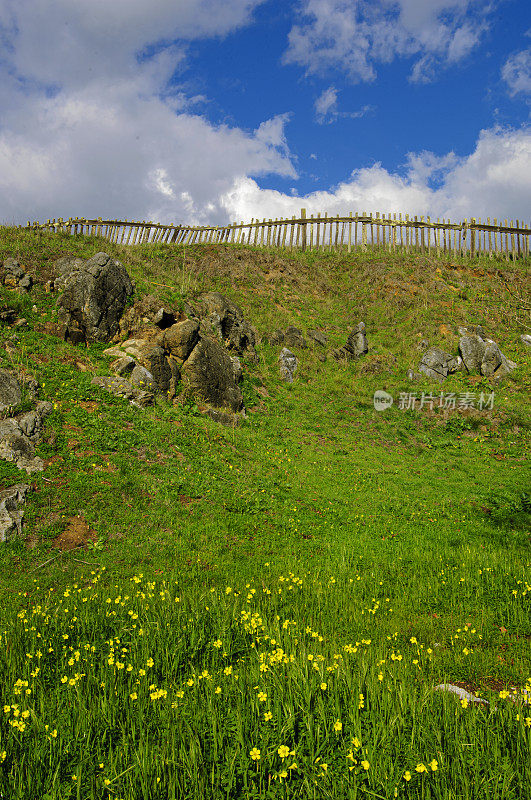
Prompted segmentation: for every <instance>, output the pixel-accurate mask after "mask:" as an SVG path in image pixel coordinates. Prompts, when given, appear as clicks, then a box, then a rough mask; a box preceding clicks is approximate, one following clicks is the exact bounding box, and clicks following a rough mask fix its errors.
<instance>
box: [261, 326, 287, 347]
mask: <svg viewBox="0 0 531 800" xmlns="http://www.w3.org/2000/svg"><path fill="white" fill-rule="evenodd" d="M261 342H262V344H271V345H273V346H274V345H277V344H282V343H283V342H284V334H283V332H282V331H281V330H280V328H276V330H274V331H273V332H272V333H264V335H263V336H262V339H261Z"/></svg>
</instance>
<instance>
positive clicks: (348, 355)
mask: <svg viewBox="0 0 531 800" xmlns="http://www.w3.org/2000/svg"><path fill="white" fill-rule="evenodd" d="M368 352H369V345H368V343H367V336H366V333H365V323H363V322H359V323H358V324H357V325H356V326H355V327H354V328H353V329H352V331H351V332H350V334H349V336H348V339H347V341H346V343H345V344H344V345H343V347H337V348H335V349H334V350H332V356H333V357H334V358H335V359H336V361H340V360H341V359H343V358H344V359H346V360H347V361H353V360H354V359H357V358H360V356H363V355H365V354H366V353H368Z"/></svg>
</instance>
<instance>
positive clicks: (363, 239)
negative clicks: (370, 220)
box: [361, 211, 367, 250]
mask: <svg viewBox="0 0 531 800" xmlns="http://www.w3.org/2000/svg"><path fill="white" fill-rule="evenodd" d="M361 216H362V217H366V216H367V212H366V211H362V213H361ZM361 249H362V250H366V249H367V227H366V223H365V220H363V222H362V223H361Z"/></svg>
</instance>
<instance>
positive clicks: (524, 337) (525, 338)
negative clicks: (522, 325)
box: [520, 333, 531, 347]
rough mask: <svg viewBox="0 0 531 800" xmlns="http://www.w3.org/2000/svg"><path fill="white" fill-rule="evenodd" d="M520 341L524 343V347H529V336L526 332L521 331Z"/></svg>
mask: <svg viewBox="0 0 531 800" xmlns="http://www.w3.org/2000/svg"><path fill="white" fill-rule="evenodd" d="M520 341H521V342H522V344H525V346H526V347H531V336H530V335H529V334H528V333H523V334H522V335H521V336H520Z"/></svg>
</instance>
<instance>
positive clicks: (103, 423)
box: [0, 228, 531, 800]
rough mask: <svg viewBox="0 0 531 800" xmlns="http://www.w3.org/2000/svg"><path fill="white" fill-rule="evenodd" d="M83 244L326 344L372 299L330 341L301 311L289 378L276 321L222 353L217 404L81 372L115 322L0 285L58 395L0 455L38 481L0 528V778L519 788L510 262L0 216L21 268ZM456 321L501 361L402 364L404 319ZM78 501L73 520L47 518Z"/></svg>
mask: <svg viewBox="0 0 531 800" xmlns="http://www.w3.org/2000/svg"><path fill="white" fill-rule="evenodd" d="M99 250H104V251H105V252H109V253H110V254H112V255H115V256H116V257H118V258H119V260H120V261H121V262H122V263H123V264H124V266H125V267H126V268H127V269H128V271H129V274H130V275H131V276H132V278H133V279H134V281H135V282H136V286H137V292H136V295H135V297H134V300H137V299H139V298H140V297H141V296H142V295H143V294H145V293H151V294H155V295H156V296H157V297H159V298H160V299H161V301H163V302H164V303H172V304H174V305H176V306H182V304H183V303H184V302H185V301H189V302H192V304H193V301H194V298H195V297H196V296H197V294H198V293H199V292H200V291H204V290H209V291H220V292H222V293H224V294H226V295H227V296H228V297H230V298H231V299H232V300H233V301H235V302H236V303H237V304H238V305H240V306H241V307H242V309H243V311H244V314H245V317H246V319H248V320H249V321H250V322H251V324H253V325H254V326H255V328H256V329H257V330H258V332H259V334H260V335H261V334H263V333H265V332H266V331H271V330H273V329H274V328H275V327H281V328H283V329H285V328H286V327H287V326H288V325H295V326H297V327H299V328H301V329H303V331H304V332H305V331H306V329H307V328H313V327H316V328H320V329H322V330H324V331H325V332H326V333H327V335H328V337H329V345H328V348H327V349H328V350H330V349H332V348H333V347H338V346H340V345H342V344H344V342H345V341H346V338H347V336H348V331H349V325H351V324H352V323H355V322H358V321H360V320H363V321H364V322H365V324H366V326H367V332H368V333H367V335H368V340H369V348H370V349H369V354H368V355H367V356H366V357H364V358H363V359H360V360H359V361H358V362H354V363H351V364H344V363H337V362H335V361H334V360H333V359H332V358H331V357H330V356H329V357H328V359H327V361H326V362H325V363H322V362H321V361H319V359H318V355H319V353H320V352H321V350H320V348H319V347H318V345H315V346H314V347H313V346H312V345H311V340H308V342H309V344H310V347H309V348H308V349H307V350H300V351H297V353H296V355H297V356H298V358H299V359H300V365H299V369H298V372H297V373H296V379H295V382H294V383H293V384H292V385H288V384H285V383H283V382H282V381H281V380H280V376H279V371H278V361H277V359H278V353H279V350H280V348H279V347H271V346H269V345H260V344H259V345H258V346H257V352H258V355H259V360H258V363H253V362H252V361H250V360H248V359H246V358H244V359H242V363H243V368H244V382H243V394H244V399H245V406H246V408H247V412H248V421H247V423H246V424H245V425H243V426H242V427H234V428H231V427H222V426H220V425H218V424H217V423H215V422H213V421H212V420H210V419H208V418H205V417H202V416H200V414H199V411H198V407H200V406H201V403H200V401H198V402H195V401H193V400H192V399H189V400H187V401H186V402H183V403H180V404H178V405H174V406H170V405H168V404H164V403H163V402H162V401H158V400H157V404H156V406H155V407H154V408H151V409H145V410H140V409H137V408H133V407H131V406H130V405H129V404H128V403H127V402H126V401H125V400H120V399H118V398H115V397H113V396H112V395H110V394H108V393H106V392H104V391H103V390H101V389H99V388H98V387H95V386H91V384H90V380H91V378H92V376H93V375H94V374H99V375H105V374H109V369H108V365H109V363H110V361H111V359H110V358H109V357H106V356H104V355H103V350H104V349H105V348H106V347H107V346H108V345H106V344H98V345H91V346H90V347H88V348H84V347H74V346H71V345H70V344H67V343H64V342H62V341H60V340H59V339H57V338H56V337H54V336H50V335H46V334H44V333H43V331H44V325H45V323H46V322H50V321H53V320H54V318H55V311H54V305H55V302H56V295H54V294H46V293H45V292H44V289H43V285H42V284H40V283H38V284H37V285H36V286H35V287H34V289H33V290H32V292H31V293H30V295H29V296H19V295H16V294H14V293H13V292H10V291H8V290H7V289H5V288H4V287H0V305H1V304H2V303H3V302H6V303H9V304H10V305H14V304H15V303H18V304H19V309H20V314H21V315H23V316H24V317H25V318H26V319H27V321H28V327H27V328H26V329H20V330H18V332H17V335H18V337H19V343H18V344H17V346H16V351H15V352H13V351H12V350H9V352H8V351H7V350H4V347H3V342H4V341H5V340H7V339H9V337H11V335H12V333H13V330H12V329H11V328H8V327H4V328H1V327H0V367H4V368H6V367H7V368H11V367H13V366H18V367H20V368H23V369H24V370H25V371H26V372H27V373H29V374H31V375H33V376H34V377H35V378H37V379H38V380H39V382H40V383H41V389H40V393H39V398H40V399H43V400H51V401H53V402H54V405H55V408H54V412H53V414H52V415H51V416H50V417H49V418H48V419H47V421H46V425H45V431H44V433H45V437H46V438H45V441H43V443H42V444H41V445H39V446H38V448H37V454H38V455H39V456H40V457H41V458H43V459H46V460H47V461H48V462H49V463H48V464H47V467H46V469H45V470H44V472H42V473H40V472H37V473H33V474H32V475H31V476H29V477H27V476H26V473H25V472H20V471H19V470H18V469H17V468H16V467H14V466H13V464H9V463H7V462H4V461H0V486H10V485H12V484H13V483H16V482H21V481H22V482H24V481H25V482H28V483H31V484H33V486H34V491H32V492H31V493H29V494H28V496H27V504H26V511H25V518H24V520H25V529H24V531H25V536H26V537H27V539H26V541H24V540H22V541H21V540H13V541H10V542H9V543H5V544H3V545H2V546H0V601H1V606H0V637H1V639H0V686H1V687H2V688H1V690H0V691H1V695H2V702H1V704H0V712H1V713H0V758H2V757H3V759H4V760H3V762H2V763H1V764H0V797H2V796H3V797H4V798H9V800H15V798H25V799H26V798H48V800H51V799H53V800H59V798H61V800H63V798H79V799H81V798H82V800H95V799H96V798H98V799H99V798H111V797H112V798H116V799H118V798H124V800H137V798H146V800H147V799H148V798H149V800H155V799H158V798H161V799H162V798H164V799H166V798H168V800H169V799H170V798H194V800H195V798H197V799H198V800H199V798H216V800H218V798H219V800H221V798H230V799H231V800H232V799H233V798H234V799H235V798H253V797H256V798H258V797H260V798H284V797H286V798H287V797H289V798H292V797H293V798H294V797H298V798H318V799H319V800H321V798H333V799H334V800H343V798H372V797H383V798H386V799H387V798H394V797H408V798H438V799H439V798H444V800H447V799H449V798H455V797H464V798H485V800H487V798H488V799H489V800H491V799H493V798H499V799H500V800H501V799H502V798H503V800H506V798H507V799H509V800H516V798H518V799H519V800H521V799H523V798H529V797H531V766H530V765H531V759H530V742H531V706H526V705H525V704H523V702H522V699H521V691H520V690H523V689H525V688H526V686H527V690H531V645H530V642H531V616H530V614H529V598H530V591H531V586H530V583H531V580H530V572H529V567H530V564H531V557H530V525H529V523H530V519H531V514H530V504H529V494H528V493H529V464H528V461H527V453H528V452H529V431H530V424H531V414H530V410H529V403H528V398H529V388H530V381H529V361H530V356H529V350H526V348H525V346H524V345H523V344H522V343H521V342H520V339H519V337H520V334H521V333H522V332H525V331H527V330H528V329H529V315H528V314H527V316H526V313H527V312H526V310H525V305H526V304H527V305H529V303H528V302H527V303H526V300H525V296H526V292H527V290H528V286H529V283H528V270H529V262H527V263H525V262H514V263H512V262H509V263H506V262H497V261H494V260H492V261H489V260H487V259H476V260H475V261H474V262H473V263H472V262H470V261H468V260H467V259H457V260H453V259H450V257H448V258H443V257H441V258H440V259H436V258H434V257H428V256H425V255H419V256H412V255H409V256H406V255H396V254H393V255H390V254H388V253H385V252H378V251H374V252H368V253H366V254H363V253H356V254H352V255H351V256H345V255H338V254H334V253H322V254H315V253H306V254H284V255H282V254H279V253H278V252H274V251H267V250H257V249H253V248H243V247H242V248H240V247H230V246H220V247H210V246H203V247H197V248H187V249H186V251H184V250H183V248H179V247H177V248H176V247H169V246H152V245H145V246H142V247H140V248H132V247H129V248H125V247H120V246H116V245H111V244H109V243H108V242H106V241H104V240H102V239H96V238H83V237H67V236H64V235H57V236H54V235H52V234H43V235H42V237H41V240H40V241H39V240H38V238H37V237H36V236H35V235H34V234H32V233H29V232H25V231H16V230H14V229H10V228H0V260H2V259H3V258H5V257H7V256H8V255H10V256H15V257H17V258H18V259H19V261H20V262H21V264H23V265H24V266H27V267H28V268H30V269H31V270H32V271H33V273H34V274H35V275H36V276H37V277H38V278H39V279H40V280H42V281H44V280H46V279H47V278H48V277H51V274H52V270H51V265H52V264H53V261H54V260H55V259H56V258H58V257H59V256H61V255H65V254H67V253H74V254H75V255H79V256H81V257H83V258H88V257H89V256H91V255H93V254H94V253H95V252H98V251H99ZM159 284H164V286H160V285H159ZM170 287H172V288H170ZM33 304H35V305H36V307H37V310H36V311H33V310H32V307H33ZM442 325H445V326H447V329H441V326H442ZM457 325H469V326H470V325H483V326H484V327H485V330H486V331H487V334H489V335H490V336H491V338H493V339H495V340H496V341H497V342H498V343H499V344H500V347H501V349H502V351H503V352H504V353H505V355H506V356H507V357H509V358H511V359H512V360H513V361H515V362H516V363H517V364H518V368H517V369H516V370H515V371H514V372H513V373H511V376H510V377H509V378H507V379H506V381H504V382H503V384H501V385H495V384H494V383H492V382H490V381H489V380H488V379H486V378H482V377H481V376H467V375H465V374H458V375H455V376H452V377H451V378H449V379H447V381H446V382H445V383H444V384H443V386H439V385H438V384H437V385H433V384H431V383H430V382H429V381H427V380H425V381H424V380H423V381H421V382H419V383H415V384H411V383H410V382H409V381H407V379H406V377H405V375H406V371H407V369H408V368H413V369H417V367H418V364H419V362H420V358H421V352H420V351H419V350H418V349H417V345H418V343H419V341H421V339H427V340H428V341H429V342H430V344H431V345H439V346H441V347H443V348H444V349H448V350H450V351H451V352H454V353H455V352H457V342H458V338H459V337H458V335H456V333H455V330H456V326H457ZM76 362H82V364H84V365H85V366H86V367H88V370H87V371H80V369H79V367H77V366H76ZM383 388H385V389H387V391H389V392H390V393H391V394H392V395H393V397H394V398H395V400H396V399H398V396H399V393H400V392H415V393H416V394H417V396H418V397H420V394H421V392H422V391H424V392H426V393H428V392H430V391H431V392H433V393H434V394H436V395H437V396H438V395H439V392H440V391H443V392H444V394H446V393H448V392H455V393H456V395H457V397H459V394H460V393H464V392H474V393H475V394H476V396H477V397H479V394H480V393H481V392H484V394H485V395H489V394H490V393H491V392H492V391H494V393H495V397H494V407H493V408H492V409H487V410H482V411H479V410H476V411H471V412H467V413H465V412H463V411H460V410H459V409H456V410H455V411H454V412H452V413H446V412H443V410H441V409H437V408H435V409H434V410H433V411H429V410H426V409H425V408H424V409H422V410H418V408H417V410H401V409H400V408H398V407H397V403H396V402H395V403H394V404H393V406H392V407H391V408H390V409H388V410H386V411H385V412H381V413H379V412H376V411H375V409H374V407H373V401H372V398H373V394H374V391H375V390H377V389H383ZM30 407H32V406H31V403H30V402H29V400H28V399H27V398H24V400H23V403H22V404H21V406H20V409H18V408H17V409H15V410H16V411H18V410H22V408H30ZM83 526H85V527H83ZM87 526H88V527H87ZM74 528H75V529H76V530H77V531H78V533H79V531H81V541H83V532H85V533H86V532H87V530H88V529H90V530H91V531H93V532H94V534H93V537H92V538H93V539H94V541H95V543H94V545H92V546H91V547H89V546H88V544H89V543H88V542H87V543H86V544H85V545H84V546H82V547H79V548H76V549H75V550H65V551H62V550H58V549H56V548H54V547H53V546H52V545H53V544H54V540H55V539H56V538H57V537H58V536H60V535H61V534H62V533H64V532H65V530H73V529H74ZM86 538H87V537H86V536H85V539H86ZM30 544H31V546H30ZM309 656H312V658H311V659H310V658H309ZM261 665H265V666H267V669H264V667H262V669H261V668H260V667H261ZM443 682H448V683H459V684H460V685H462V686H466V687H467V688H468V689H469V690H470V691H473V692H474V691H475V692H478V693H479V694H480V695H481V697H483V698H485V699H487V700H488V701H489V703H490V705H489V706H487V705H476V704H469V705H468V707H463V705H462V704H461V702H460V700H459V698H458V697H456V696H455V695H452V694H449V693H441V692H436V691H434V687H435V686H436V685H438V684H440V683H443ZM324 684H326V688H321V687H322V685H324ZM513 686H514V687H516V688H517V689H518V690H519V694H520V700H519V701H518V702H513V701H511V699H510V698H508V697H506V696H505V690H510V687H513ZM500 692H501V693H502V696H500ZM259 693H263V694H259ZM264 695H265V697H264ZM360 695H363V703H361V702H360ZM260 698H262V699H260ZM495 706H496V710H494V707H495ZM269 715H271V716H269ZM266 717H267V718H266ZM336 723H341V726H339V724H336ZM334 726H336V727H334ZM353 740H355V741H354V743H353ZM255 748H257V749H258V750H259V751H260V758H259V759H257V760H254V759H253V758H252V756H251V752H253V754H254V755H256V750H255ZM279 748H288V751H287V753H288V754H287V755H286V751H285V750H283V749H281V750H280V754H279ZM283 756H284V757H283ZM435 762H437V763H436V764H435ZM324 764H326V767H324V766H321V765H324ZM293 765H296V767H295V766H293ZM419 765H423V766H424V767H426V771H417V769H416V768H417V766H419ZM434 766H436V767H437V768H436V769H435V770H434V769H433V768H432V767H434ZM367 767H368V768H367ZM419 769H420V766H419ZM408 773H409V774H410V776H411V779H410V780H406V777H407V776H408ZM404 776H406V777H404Z"/></svg>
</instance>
